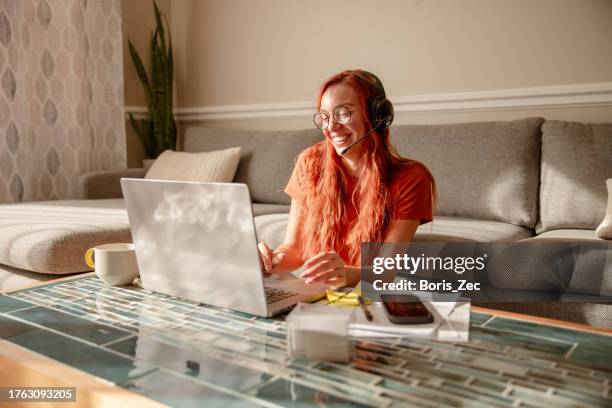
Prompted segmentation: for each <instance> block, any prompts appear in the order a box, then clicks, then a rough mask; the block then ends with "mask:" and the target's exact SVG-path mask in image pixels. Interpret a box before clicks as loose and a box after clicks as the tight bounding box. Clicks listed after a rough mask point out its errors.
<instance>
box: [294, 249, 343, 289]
mask: <svg viewBox="0 0 612 408" xmlns="http://www.w3.org/2000/svg"><path fill="white" fill-rule="evenodd" d="M300 278H302V279H304V280H305V283H307V284H312V283H322V284H324V285H328V286H333V287H340V286H346V284H347V269H346V267H345V265H344V261H343V260H342V258H340V256H339V255H338V254H337V253H335V252H333V251H330V252H321V253H319V254H317V255H315V256H313V257H312V258H310V259H309V260H307V261H306V262H304V272H302V274H301V275H300Z"/></svg>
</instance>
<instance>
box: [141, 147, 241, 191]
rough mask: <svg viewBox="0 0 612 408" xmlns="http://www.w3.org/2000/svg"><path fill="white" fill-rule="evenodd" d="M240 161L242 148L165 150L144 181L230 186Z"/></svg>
mask: <svg viewBox="0 0 612 408" xmlns="http://www.w3.org/2000/svg"><path fill="white" fill-rule="evenodd" d="M239 161H240V147H232V148H229V149H224V150H216V151H212V152H201V153H187V152H175V151H172V150H166V151H165V152H163V153H162V154H161V155H160V156H159V157H158V158H157V160H155V163H153V165H152V166H151V168H150V169H149V171H148V172H147V174H146V176H145V178H147V179H156V180H175V181H202V182H221V183H229V182H231V181H232V180H233V179H234V175H235V174H236V169H237V168H238V162H239Z"/></svg>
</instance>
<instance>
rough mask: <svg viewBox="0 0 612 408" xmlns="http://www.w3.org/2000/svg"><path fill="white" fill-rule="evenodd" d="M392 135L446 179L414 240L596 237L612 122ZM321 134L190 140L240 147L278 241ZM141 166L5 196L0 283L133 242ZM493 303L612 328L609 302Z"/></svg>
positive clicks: (0, 214) (608, 172) (40, 276)
mask: <svg viewBox="0 0 612 408" xmlns="http://www.w3.org/2000/svg"><path fill="white" fill-rule="evenodd" d="M391 133H392V139H393V143H394V144H395V145H396V146H397V148H398V149H399V151H400V152H401V153H402V154H403V155H405V156H407V157H411V158H414V159H417V160H420V161H422V162H423V163H425V164H426V165H427V166H428V167H429V169H430V170H431V171H432V173H433V175H434V177H435V178H436V182H437V187H438V194H439V202H438V207H437V211H436V217H435V220H434V222H433V223H430V224H426V225H423V226H421V227H420V228H419V229H418V231H417V234H416V237H415V240H417V241H447V242H450V241H471V242H514V241H520V240H557V241H559V240H560V241H599V239H598V238H596V236H595V228H596V227H597V225H598V224H599V222H601V220H602V219H603V218H604V215H605V208H606V200H607V190H606V185H605V180H606V179H607V178H609V177H611V176H612V124H599V125H588V124H581V123H570V122H561V121H545V120H544V119H542V118H527V119H522V120H515V121H504V122H474V123H463V124H448V125H397V126H393V127H392V130H391ZM319 140H321V135H320V132H318V131H316V130H302V131H282V132H281V131H279V132H245V131H231V130H218V129H212V128H206V127H190V128H188V129H187V130H186V133H185V139H184V150H185V151H188V152H199V151H211V150H217V149H222V148H227V147H231V146H241V147H242V153H241V154H242V156H241V160H240V164H239V167H238V170H237V173H236V176H235V181H236V182H243V183H246V184H248V185H249V189H250V192H251V196H252V199H253V210H254V214H255V222H256V227H257V232H258V237H259V239H260V240H263V241H266V242H267V243H269V244H270V245H271V246H276V245H278V244H280V242H281V241H282V239H283V236H284V231H285V227H286V223H287V218H288V214H287V213H288V209H289V204H290V198H289V197H288V196H287V195H286V194H285V193H284V192H283V188H284V186H285V184H286V182H287V180H288V179H289V176H290V174H291V171H292V168H293V164H294V161H295V158H296V157H297V155H298V154H299V152H301V151H302V150H304V149H305V148H307V147H308V146H310V145H312V144H314V143H316V142H317V141H319ZM143 176H144V170H142V169H127V170H119V171H112V172H99V173H92V174H86V175H84V176H83V178H82V185H83V196H84V200H63V201H55V202H37V203H21V204H10V205H3V206H0V264H2V265H0V285H1V286H0V290H6V289H8V288H9V286H16V281H19V283H26V282H27V281H28V280H30V281H31V280H45V279H50V278H53V277H57V274H67V273H78V272H83V271H87V270H88V268H87V266H86V265H85V263H84V261H83V260H82V254H83V253H84V252H85V250H87V248H89V247H92V246H94V245H97V244H100V243H105V242H122V241H129V240H130V234H129V227H128V221H127V216H126V214H125V210H124V205H123V200H122V198H121V190H120V187H119V179H120V178H121V177H143ZM16 277H19V279H17V278H16ZM609 280H611V281H612V277H610V279H609ZM7 282H8V283H7ZM610 289H612V288H610ZM494 306H496V307H499V308H505V309H511V310H515V311H520V312H526V313H532V314H537V315H544V316H549V317H554V318H560V319H567V320H572V321H578V322H585V323H589V324H592V325H596V326H606V327H612V313H610V312H611V311H612V309H611V308H610V305H607V304H593V303H577V304H559V303H552V304H551V303H542V304H539V303H536V304H528V303H516V304H512V303H503V304H496V305H494Z"/></svg>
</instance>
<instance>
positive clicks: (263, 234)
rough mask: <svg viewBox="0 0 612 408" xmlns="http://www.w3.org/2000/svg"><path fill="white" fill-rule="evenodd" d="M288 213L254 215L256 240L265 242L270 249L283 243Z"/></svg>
mask: <svg viewBox="0 0 612 408" xmlns="http://www.w3.org/2000/svg"><path fill="white" fill-rule="evenodd" d="M288 221H289V214H266V215H260V216H259V217H255V230H256V231H257V241H258V242H265V243H266V244H268V246H269V247H270V248H272V249H274V248H276V247H277V246H279V245H280V244H282V243H283V240H284V239H285V231H286V230H287V222H288Z"/></svg>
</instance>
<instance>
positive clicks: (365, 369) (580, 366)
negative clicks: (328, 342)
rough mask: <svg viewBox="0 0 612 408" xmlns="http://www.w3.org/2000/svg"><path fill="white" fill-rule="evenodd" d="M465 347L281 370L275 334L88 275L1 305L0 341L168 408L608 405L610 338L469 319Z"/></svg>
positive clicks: (418, 346) (384, 344) (300, 363)
mask: <svg viewBox="0 0 612 408" xmlns="http://www.w3.org/2000/svg"><path fill="white" fill-rule="evenodd" d="M471 325H472V326H471V333H470V336H471V340H470V342H467V343H441V342H434V341H425V340H415V339H407V338H402V339H376V340H367V339H363V340H359V341H357V342H356V347H355V358H354V360H353V362H352V363H350V364H349V365H341V364H333V363H326V362H319V361H310V360H289V359H288V358H287V356H286V353H285V337H286V325H285V323H284V321H282V320H281V319H278V320H277V319H264V318H256V317H253V316H250V315H246V314H243V313H239V312H233V311H229V310H224V309H220V308H216V307H211V306H205V305H198V304H196V303H193V302H188V301H184V300H181V299H176V298H172V297H169V296H164V295H161V294H157V293H151V292H148V291H146V290H143V289H140V288H136V287H110V286H107V285H104V284H103V283H102V282H101V281H99V280H98V278H96V277H95V276H88V277H83V278H77V279H74V280H68V281H63V282H57V283H50V284H45V285H41V286H37V287H34V288H30V289H24V290H21V291H16V292H11V293H8V294H6V295H2V296H0V337H1V338H3V339H5V340H8V341H10V342H12V343H15V344H18V345H21V346H23V347H26V348H28V349H30V350H33V351H36V352H38V353H40V354H43V355H46V356H48V357H51V358H53V359H55V360H57V361H60V362H63V363H66V364H68V365H70V366H73V367H75V368H78V369H80V370H82V371H85V372H87V373H90V374H92V375H94V376H96V377H100V378H104V379H106V380H108V381H111V382H113V383H115V384H118V385H119V386H121V387H123V388H125V389H128V390H130V391H132V392H136V393H139V394H142V395H144V396H146V397H148V398H151V399H154V400H157V401H160V402H162V403H165V404H168V405H171V406H185V407H190V406H199V405H200V404H201V403H202V402H203V401H206V405H207V406H231V407H233V406H291V405H296V404H310V403H318V404H321V405H325V406H338V407H340V406H376V407H391V406H422V407H439V406H445V405H446V406H470V407H472V406H474V407H477V406H482V407H485V406H486V407H489V406H500V407H506V406H507V407H511V406H551V405H555V406H560V407H563V406H573V407H575V406H586V407H591V406H593V407H604V406H612V395H611V393H610V388H611V385H610V382H611V380H612V336H608V335H605V334H598V333H588V332H582V331H577V330H572V329H568V328H560V327H554V326H545V325H541V324H537V323H531V322H527V321H522V320H515V319H508V318H503V317H496V316H493V315H487V314H482V313H474V312H473V313H472V322H471Z"/></svg>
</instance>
